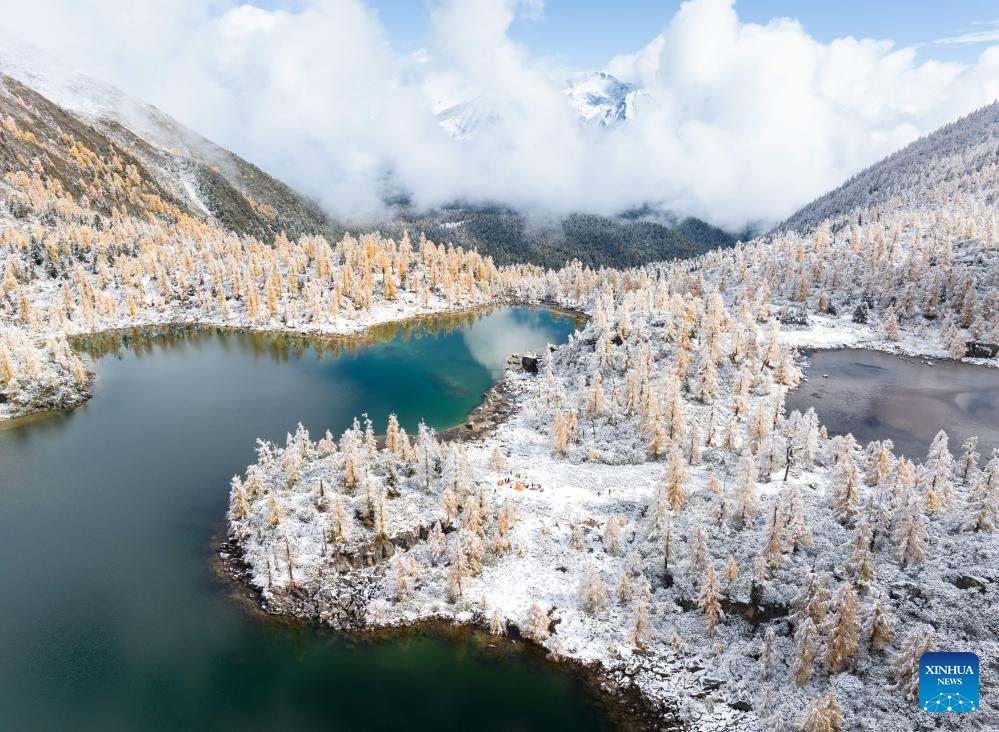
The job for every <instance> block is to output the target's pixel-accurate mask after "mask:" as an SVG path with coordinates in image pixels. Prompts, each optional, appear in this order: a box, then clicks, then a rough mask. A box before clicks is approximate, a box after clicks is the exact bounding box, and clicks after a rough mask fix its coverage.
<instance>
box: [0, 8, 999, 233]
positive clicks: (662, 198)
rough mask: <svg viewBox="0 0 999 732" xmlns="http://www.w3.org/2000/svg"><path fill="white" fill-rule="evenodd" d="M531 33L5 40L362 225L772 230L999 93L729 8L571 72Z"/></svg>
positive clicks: (274, 32) (870, 47)
mask: <svg viewBox="0 0 999 732" xmlns="http://www.w3.org/2000/svg"><path fill="white" fill-rule="evenodd" d="M524 12H525V7H524V4H523V3H520V2H517V1H516V0H472V1H470V2H465V1H463V2H458V1H457V0H443V1H442V2H437V3H434V4H433V5H432V7H431V12H430V14H429V16H430V17H429V21H430V23H429V30H428V33H427V37H426V43H425V45H424V46H423V47H422V48H421V49H420V50H419V51H418V52H416V53H409V54H401V53H400V52H398V51H397V50H395V49H393V47H392V44H391V40H390V37H389V36H388V34H387V33H386V31H385V29H384V27H383V26H382V23H381V21H380V19H379V17H378V15H377V13H376V12H375V11H373V10H372V9H370V8H369V7H368V6H366V5H364V4H363V3H362V2H360V0H338V1H337V2H318V1H317V0H304V1H303V2H300V3H296V4H295V5H294V6H293V7H291V8H284V7H282V8H277V9H268V8H262V7H256V6H252V5H247V4H236V3H232V2H229V1H228V0H222V1H221V2H218V3H203V2H200V1H196V0H176V2H172V3H168V4H167V3H163V4H149V5H145V4H144V5H141V6H133V5H132V4H124V3H122V2H116V1H115V0H108V1H107V2H104V3H101V4H98V5H91V4H88V6H87V7H84V6H83V5H81V4H78V3H71V2H68V0H41V1H40V2H37V3H20V4H17V5H16V6H13V7H11V8H9V9H8V12H7V17H6V18H5V21H6V24H5V28H6V29H7V30H8V32H16V33H17V34H19V35H20V37H21V38H22V39H24V40H26V41H29V42H32V43H34V44H36V45H38V46H40V47H43V48H45V49H46V50H48V51H50V52H52V53H55V54H56V55H58V56H59V57H60V58H61V59H62V60H63V61H65V62H68V63H70V64H71V65H72V67H73V68H74V69H81V70H84V71H87V72H88V73H91V74H93V75H95V76H97V77H99V78H104V79H107V80H108V81H109V82H111V83H113V84H114V85H115V86H117V87H119V88H121V89H124V90H126V91H127V92H128V93H129V94H131V95H133V96H135V97H136V98H141V99H144V100H148V101H149V102H151V103H152V104H155V105H156V106H157V107H159V108H160V109H162V110H164V111H166V112H168V113H169V114H170V115H171V116H172V117H174V118H175V119H178V120H181V121H182V122H183V123H184V124H185V125H187V126H189V127H190V128H192V129H196V130H198V132H199V133H201V134H202V135H204V136H205V137H207V138H209V139H212V140H215V141H217V142H218V143H219V145H221V146H223V147H224V148H226V149H228V150H232V151H233V152H234V153H236V154H237V155H239V156H241V157H242V158H244V159H246V160H248V161H250V162H252V163H253V164H255V165H257V166H259V168H260V169H262V170H267V171H269V172H270V173H272V174H273V175H276V176H278V177H279V178H281V179H282V180H284V181H286V182H288V183H289V184H290V185H291V186H293V187H294V188H295V189H296V190H299V191H301V192H303V193H305V194H306V195H308V196H309V197H311V198H312V199H314V200H316V201H317V202H318V203H319V204H320V205H321V206H322V208H323V209H324V210H325V211H326V212H328V213H329V214H331V215H332V217H333V218H335V219H336V220H338V221H344V222H347V223H350V224H356V225H363V224H367V223H370V222H372V221H381V220H384V219H385V218H387V217H389V216H391V215H393V212H392V211H391V210H390V209H391V206H390V205H387V202H388V203H391V202H392V201H394V200H397V199H405V200H407V201H409V202H410V203H411V204H412V206H413V208H414V209H415V210H419V211H428V210H439V209H441V208H443V207H446V206H450V205H452V204H453V203H454V202H455V201H463V202H466V203H468V204H470V205H471V206H472V207H477V208H481V207H487V206H502V207H506V208H510V209H514V210H516V211H518V212H520V213H521V214H522V215H525V216H527V217H528V218H532V219H534V218H539V217H540V218H543V217H546V216H548V217H556V218H565V217H566V216H569V215H571V214H573V213H577V212H584V213H586V214H593V215H599V216H604V217H610V218H613V217H615V216H617V215H619V214H621V213H622V212H625V211H629V210H634V209H637V208H642V207H648V208H650V209H653V210H655V211H656V212H657V213H658V214H659V215H661V216H663V217H672V218H675V219H676V220H680V221H682V220H685V219H687V218H689V217H694V218H697V219H700V220H703V221H706V222H708V223H709V224H711V225H713V226H716V227H719V228H721V229H724V230H726V231H730V232H741V231H745V230H747V229H751V230H755V231H759V230H765V229H767V228H770V227H771V226H773V225H774V224H776V223H777V222H779V221H781V220H783V219H785V218H786V217H787V216H789V215H790V214H792V213H793V212H794V211H795V210H796V209H798V208H800V207H801V206H802V205H803V204H805V203H806V202H807V201H809V200H811V199H813V198H815V197H816V196H818V195H820V194H821V193H822V192H823V191H827V190H829V189H831V188H833V187H834V186H836V185H838V184H839V183H841V182H842V181H843V180H845V179H846V178H847V177H849V176H850V175H851V174H854V173H856V172H857V171H859V170H861V169H863V168H864V167H865V166H867V165H870V164H871V163H873V162H874V161H876V160H878V159H879V158H881V157H883V156H884V155H887V154H889V153H891V152H892V151H894V150H896V149H899V148H900V147H903V146H904V145H905V144H908V143H909V142H911V141H913V140H915V139H916V138H918V137H919V135H921V134H926V133H928V132H930V131H932V130H933V129H935V128H937V127H939V126H940V125H942V124H944V123H946V122H949V121H952V120H953V119H956V118H957V117H959V116H960V115H961V114H966V113H967V112H969V111H970V110H972V109H974V108H977V107H980V106H982V105H983V104H987V103H989V102H991V101H992V100H993V99H994V98H995V97H996V96H997V93H999V49H990V50H988V51H986V52H985V53H983V54H982V55H981V56H980V58H979V59H978V60H977V61H976V62H974V63H968V64H962V63H952V62H937V61H925V62H921V61H918V60H917V58H916V52H915V51H914V50H913V49H911V48H896V47H894V46H893V45H892V44H891V42H888V41H880V40H872V39H855V38H841V39H836V40H833V41H830V42H823V41H818V40H816V39H815V38H814V37H813V36H811V35H810V34H809V33H808V31H807V30H806V29H805V28H803V27H802V26H801V25H800V24H798V23H797V22H795V21H793V20H790V19H786V18H785V19H776V20H773V21H771V22H769V23H767V24H765V25H760V24H754V23H747V22H743V21H742V20H741V19H740V17H739V15H738V13H737V11H736V7H735V5H734V4H733V2H732V1H731V0H692V1H691V2H688V3H685V4H684V5H683V6H682V7H681V8H680V10H679V11H678V12H677V13H676V14H675V15H674V16H673V17H672V18H671V19H668V18H664V19H663V20H664V22H665V25H664V26H663V27H662V28H655V27H650V29H649V42H648V43H647V44H646V45H645V46H644V47H642V48H638V49H633V48H632V49H621V54H620V55H619V56H617V57H615V58H613V59H611V60H610V61H609V62H608V63H607V64H606V66H605V67H604V68H603V69H599V70H586V69H583V70H580V69H569V68H564V67H563V66H562V65H560V64H559V63H558V62H557V61H554V60H552V59H548V58H542V57H538V56H536V55H533V54H532V53H531V52H530V51H529V50H528V49H527V48H525V47H524V46H522V45H521V44H519V43H517V42H516V41H514V40H513V39H512V38H511V36H510V26H511V23H512V22H513V21H514V19H515V18H517V17H518V14H523V13H524ZM56 16H58V17H60V18H61V19H62V22H60V23H59V24H58V25H57V27H53V26H52V24H51V23H48V22H46V20H47V19H49V18H51V17H56ZM136 28H147V29H150V32H149V33H148V34H142V33H136ZM152 29H155V30H152Z"/></svg>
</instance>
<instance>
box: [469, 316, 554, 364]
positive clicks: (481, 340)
mask: <svg viewBox="0 0 999 732" xmlns="http://www.w3.org/2000/svg"><path fill="white" fill-rule="evenodd" d="M564 327H565V326H564V324H562V327H559V325H558V324H556V323H554V322H552V320H551V316H550V315H548V314H547V313H540V312H530V311H526V310H520V309H518V310H502V311H500V312H498V313H494V314H492V315H490V316H489V317H488V318H483V319H482V320H480V321H479V322H478V323H476V324H475V326H474V327H472V328H466V329H465V330H463V331H462V332H461V335H462V338H464V339H465V345H467V346H468V350H469V351H470V352H471V354H472V358H474V359H475V360H476V361H478V362H479V363H480V364H482V365H483V366H484V367H485V368H487V369H489V372H490V373H491V374H492V375H493V377H494V378H495V377H498V376H500V375H501V374H502V373H503V369H504V366H505V365H506V359H507V357H508V356H509V355H510V354H513V353H526V352H528V351H537V350H540V349H542V348H544V347H545V346H546V345H548V344H549V343H562V342H563V341H564V340H565V338H564V337H563V336H560V333H561V332H562V328H564Z"/></svg>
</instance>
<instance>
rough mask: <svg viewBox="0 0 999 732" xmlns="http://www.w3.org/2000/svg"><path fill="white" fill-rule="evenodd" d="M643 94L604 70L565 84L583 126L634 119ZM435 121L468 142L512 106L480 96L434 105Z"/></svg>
mask: <svg viewBox="0 0 999 732" xmlns="http://www.w3.org/2000/svg"><path fill="white" fill-rule="evenodd" d="M645 95H646V92H645V91H644V90H642V89H640V88H638V87H636V86H634V85H632V84H628V83H626V82H623V81H621V80H620V79H618V78H616V77H614V76H611V75H610V74H608V73H607V72H605V71H596V72H593V73H586V74H579V75H577V76H574V77H572V78H571V79H569V80H568V81H567V82H566V85H565V98H566V101H567V102H568V104H569V107H570V109H571V110H572V112H573V113H574V114H575V115H576V117H577V118H578V119H579V122H580V123H581V124H584V125H590V124H594V125H599V126H600V127H613V126H615V125H617V124H620V123H622V122H626V121H627V120H630V119H634V117H635V114H636V112H637V109H636V105H637V101H638V99H640V98H641V97H642V96H645ZM435 107H436V108H437V109H439V111H438V112H437V113H436V114H437V122H438V123H439V124H440V126H441V127H443V128H444V129H445V130H446V131H447V132H448V134H450V135H451V137H453V138H454V139H456V140H468V139H471V138H474V137H476V136H477V135H479V134H481V133H482V132H483V131H484V130H486V129H488V128H489V127H491V126H493V125H495V124H496V123H497V122H498V121H499V120H501V119H502V118H503V117H504V116H505V115H507V114H509V113H511V110H512V105H509V104H504V103H503V102H502V101H499V100H496V99H488V98H486V97H483V96H477V97H472V98H470V99H466V100H464V101H461V102H457V103H446V104H437V105H435Z"/></svg>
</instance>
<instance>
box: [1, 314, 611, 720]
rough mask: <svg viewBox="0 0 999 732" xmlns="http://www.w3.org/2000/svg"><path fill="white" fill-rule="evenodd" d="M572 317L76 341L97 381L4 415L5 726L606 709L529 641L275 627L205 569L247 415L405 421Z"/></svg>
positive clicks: (451, 414)
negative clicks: (37, 411)
mask: <svg viewBox="0 0 999 732" xmlns="http://www.w3.org/2000/svg"><path fill="white" fill-rule="evenodd" d="M574 327H575V324H574V322H573V321H572V320H570V319H568V318H564V317H561V316H557V315H553V314H551V313H549V312H547V311H531V310H527V309H524V308H504V309H499V310H495V311H493V312H491V313H489V314H478V315H476V316H473V317H460V318H451V319H448V320H440V321H431V322H429V323H426V324H418V325H414V324H409V325H407V326H405V327H400V326H391V327H386V328H382V329H379V330H378V331H377V332H376V333H373V334H371V336H370V337H368V339H367V341H368V342H367V343H366V344H365V343H358V342H353V344H352V345H351V347H347V346H345V345H344V342H342V341H340V342H330V341H326V342H323V343H320V344H316V343H311V342H309V341H307V340H301V339H289V338H285V337H275V336H267V335H250V334H245V333H221V332H215V331H211V332H205V331H201V332H199V333H188V334H187V335H181V334H180V333H178V332H174V333H173V334H172V335H158V336H150V335H149V334H148V332H146V333H143V334H134V333H133V334H126V335H124V336H122V335H116V336H113V337H112V336H105V337H104V338H102V339H97V340H96V341H92V342H91V343H90V346H91V347H92V348H93V350H94V352H95V353H99V352H102V353H103V354H104V355H100V356H98V357H97V359H96V370H97V374H98V382H97V393H96V395H95V397H94V399H93V400H92V401H90V402H88V403H87V404H85V405H83V406H81V407H79V408H78V409H75V410H73V411H70V412H67V413H61V414H52V415H45V416H42V417H35V418H30V419H26V420H20V421H16V422H14V423H10V424H7V425H3V426H0V728H3V729H11V730H26V729H74V730H81V729H87V730H90V729H93V730H118V729H213V730H228V729H241V730H245V729H254V730H256V729H274V730H287V729H414V730H415V729H428V728H434V729H470V728H478V729H511V730H512V729H544V728H548V729H552V728H554V729H560V728H561V729H568V728H572V729H594V728H601V727H606V726H607V724H608V722H607V717H606V716H605V713H604V712H603V710H602V709H601V707H600V706H599V705H598V704H597V703H596V701H595V700H594V698H593V697H592V696H591V695H590V694H589V693H588V692H587V691H586V688H585V687H584V685H583V683H582V682H581V680H580V679H579V678H578V677H576V676H575V675H573V674H568V673H564V672H561V671H558V670H556V669H554V668H552V667H551V666H548V665H546V664H544V663H541V662H539V661H537V660H534V658H533V656H532V655H531V654H528V653H525V652H515V653H513V654H512V655H510V656H507V657H498V656H497V655H496V654H495V653H491V652H483V651H482V649H481V645H482V643H481V641H479V640H477V639H476V638H475V637H472V636H466V637H462V638H459V639H458V640H455V639H451V640H443V639H439V638H434V637H428V636H419V635H416V636H410V637H406V638H404V639H401V640H394V641H383V642H377V643H369V642H356V641H351V640H349V639H345V638H343V637H338V636H336V635H334V634H332V633H328V632H325V631H322V630H319V629H316V628H313V627H303V626H297V627H289V626H287V625H283V624H280V623H277V622H272V621H269V620H266V619H262V618H261V617H259V615H257V614H254V613H251V612H248V611H247V610H246V609H245V608H244V607H243V606H242V605H240V604H239V603H237V602H235V601H234V599H233V598H232V597H231V596H230V594H229V592H228V590H229V589H230V588H229V587H228V586H227V585H226V584H225V583H224V582H223V581H222V580H219V579H218V578H216V576H215V575H214V574H213V573H212V571H211V560H212V556H213V550H214V546H213V537H214V536H216V535H217V533H216V532H218V530H219V528H220V526H221V525H222V522H223V518H224V513H225V510H226V504H227V494H228V481H229V478H230V476H232V475H233V473H236V472H242V470H243V469H244V467H245V466H246V465H247V463H249V462H250V461H252V460H253V459H254V455H253V443H254V439H255V438H256V437H258V436H259V437H266V438H270V439H283V437H284V435H285V433H286V432H288V431H289V430H293V429H294V427H295V425H296V423H297V422H298V421H302V422H303V423H304V424H305V425H306V426H307V427H308V428H309V429H310V430H312V433H313V436H314V437H318V436H319V435H321V434H322V432H323V431H325V429H326V428H327V427H329V428H331V429H332V430H333V431H334V433H336V434H337V435H339V433H340V432H342V430H343V429H345V428H346V427H347V426H348V424H349V422H350V420H352V419H353V417H354V416H355V415H357V414H360V413H361V412H368V413H369V414H370V415H371V417H372V419H374V420H375V424H376V429H377V431H379V432H380V431H383V430H384V425H385V421H386V418H387V415H388V412H389V410H390V409H394V410H396V411H397V413H398V414H399V417H400V420H401V422H402V424H403V426H404V427H406V428H407V430H412V429H414V428H415V426H416V424H417V422H418V421H419V419H420V417H424V418H426V419H427V421H428V422H429V423H431V424H432V425H434V426H436V427H438V428H443V427H448V426H451V425H454V424H455V423H458V422H460V421H462V420H463V419H464V417H465V416H466V415H467V414H468V412H469V411H470V410H471V409H472V408H473V407H474V406H475V405H476V404H477V403H478V402H479V400H480V397H481V395H482V393H483V392H484V391H485V390H486V389H487V388H488V387H489V386H490V385H491V383H492V382H493V381H494V380H495V379H496V377H498V376H499V375H500V374H501V373H502V369H503V363H504V361H505V358H506V356H507V355H508V354H509V353H511V352H515V351H523V350H527V349H529V348H537V347H540V346H542V345H544V344H545V343H547V342H563V341H565V340H566V338H567V336H568V334H569V333H570V332H571V331H572V330H573V329H574ZM320 346H321V350H322V351H323V354H322V355H320ZM108 349H110V350H108Z"/></svg>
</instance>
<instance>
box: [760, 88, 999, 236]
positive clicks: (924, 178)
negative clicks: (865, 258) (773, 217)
mask: <svg viewBox="0 0 999 732" xmlns="http://www.w3.org/2000/svg"><path fill="white" fill-rule="evenodd" d="M965 197H971V198H976V199H978V200H981V201H983V202H985V203H990V204H994V203H995V202H996V200H997V197H999V102H995V103H993V104H990V105H989V106H987V107H983V108H982V109H979V110H977V111H975V112H972V113H971V114H969V115H967V116H965V117H962V118H961V119H959V120H957V121H956V122H953V123H951V124H949V125H945V126H944V127H941V128H940V129H939V130H937V131H936V132H933V133H932V134H930V135H927V136H926V137H921V138H920V139H918V140H916V141H915V142H913V143H912V144H910V145H908V146H907V147H904V148H902V149H901V150H899V151H898V152H895V153H893V154H891V155H889V156H888V157H887V158H885V159H884V160H881V161H880V162H877V163H875V164H874V165H872V166H870V167H869V168H867V169H866V170H863V171H861V172H860V173H857V175H855V176H853V177H852V178H850V179H849V180H847V181H846V182H845V183H843V184H842V185H841V186H839V187H838V188H836V189H834V190H832V191H830V192H829V193H827V194H825V195H824V196H822V197H820V198H818V199H816V200H815V201H813V202H812V203H810V204H808V205H807V206H805V207H804V208H802V209H801V210H799V211H798V212H797V213H795V214H794V215H793V216H791V217H790V218H789V219H788V220H787V221H785V222H784V223H783V224H782V225H781V227H780V228H781V229H796V230H802V231H804V230H809V229H813V228H815V227H816V226H818V225H819V224H820V223H821V222H822V221H823V220H824V219H827V218H829V219H836V218H839V217H842V216H845V215H846V214H849V213H850V212H851V211H854V210H856V209H863V208H869V207H871V206H877V205H881V204H885V203H888V202H893V203H894V204H897V205H900V206H904V207H914V208H918V207H920V206H926V205H930V204H932V205H938V206H939V205H942V204H944V202H946V201H953V200H955V199H958V198H965Z"/></svg>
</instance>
